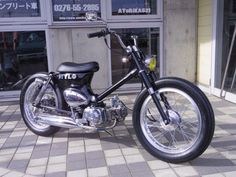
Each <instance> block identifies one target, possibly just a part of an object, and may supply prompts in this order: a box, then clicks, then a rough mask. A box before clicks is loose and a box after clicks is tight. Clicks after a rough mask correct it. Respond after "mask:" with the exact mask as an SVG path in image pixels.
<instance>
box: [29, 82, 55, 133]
mask: <svg viewBox="0 0 236 177" xmlns="http://www.w3.org/2000/svg"><path fill="white" fill-rule="evenodd" d="M36 86H37V84H36V82H35V81H34V82H32V83H31V84H30V85H29V87H28V88H27V90H26V92H25V98H24V110H25V118H26V119H27V122H29V123H30V124H31V126H33V127H34V128H35V129H37V130H39V131H44V130H45V129H48V128H49V127H50V125H47V124H43V123H39V122H38V121H37V116H38V115H39V114H40V113H42V112H44V110H43V109H38V108H36V107H34V106H33V102H32V99H31V98H32V96H33V94H34V92H35V90H36ZM47 99H48V100H49V99H50V100H51V99H54V101H53V102H54V103H52V102H48V103H47V101H44V103H43V105H44V106H56V107H58V100H57V97H56V93H55V92H54V90H53V89H52V87H51V85H50V84H49V86H48V88H47V90H46V92H45V94H44V96H43V98H42V100H47Z"/></svg>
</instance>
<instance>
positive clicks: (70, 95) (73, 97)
mask: <svg viewBox="0 0 236 177" xmlns="http://www.w3.org/2000/svg"><path fill="white" fill-rule="evenodd" d="M63 95H64V98H65V101H66V102H67V104H68V105H69V106H71V107H78V106H81V105H87V104H88V98H87V97H86V96H85V95H84V94H83V93H82V92H81V91H80V90H79V89H76V88H68V89H66V90H64V92H63Z"/></svg>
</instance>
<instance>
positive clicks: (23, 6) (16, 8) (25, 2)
mask: <svg viewBox="0 0 236 177" xmlns="http://www.w3.org/2000/svg"><path fill="white" fill-rule="evenodd" d="M39 16H40V4H39V0H20V1H16V0H0V17H39Z"/></svg>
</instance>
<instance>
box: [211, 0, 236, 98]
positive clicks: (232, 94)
mask: <svg viewBox="0 0 236 177" xmlns="http://www.w3.org/2000/svg"><path fill="white" fill-rule="evenodd" d="M217 22H218V24H220V28H219V26H218V27H217V28H218V31H217V33H216V34H217V35H216V39H217V44H216V45H217V48H218V49H219V50H216V58H215V66H214V67H215V74H214V93H215V94H216V95H218V96H222V97H225V98H226V99H227V100H229V101H233V102H236V38H235V40H234V41H233V34H234V31H235V30H236V26H235V25H236V0H224V1H219V2H218V16H217ZM235 32H236V31H235ZM230 48H231V50H230ZM227 65H228V67H227Z"/></svg>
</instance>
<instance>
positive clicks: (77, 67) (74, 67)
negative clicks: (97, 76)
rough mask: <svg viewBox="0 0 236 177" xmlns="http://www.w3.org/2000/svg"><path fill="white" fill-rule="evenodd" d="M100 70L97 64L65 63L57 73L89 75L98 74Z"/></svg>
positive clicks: (59, 67)
mask: <svg viewBox="0 0 236 177" xmlns="http://www.w3.org/2000/svg"><path fill="white" fill-rule="evenodd" d="M98 70H99V65H98V63H97V62H88V63H80V64H77V63H73V62H64V63H61V64H60V65H59V66H58V68H57V71H58V72H60V73H88V72H96V71H98Z"/></svg>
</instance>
